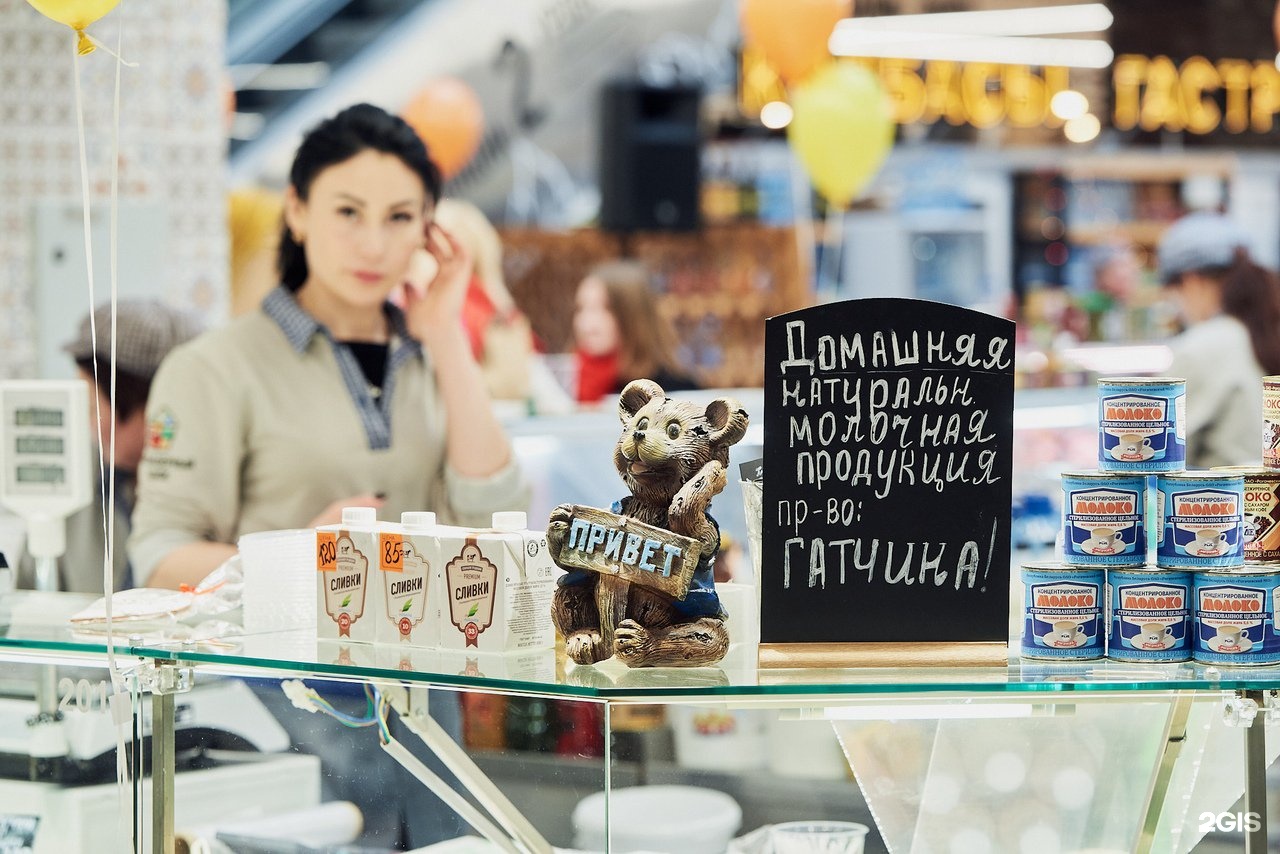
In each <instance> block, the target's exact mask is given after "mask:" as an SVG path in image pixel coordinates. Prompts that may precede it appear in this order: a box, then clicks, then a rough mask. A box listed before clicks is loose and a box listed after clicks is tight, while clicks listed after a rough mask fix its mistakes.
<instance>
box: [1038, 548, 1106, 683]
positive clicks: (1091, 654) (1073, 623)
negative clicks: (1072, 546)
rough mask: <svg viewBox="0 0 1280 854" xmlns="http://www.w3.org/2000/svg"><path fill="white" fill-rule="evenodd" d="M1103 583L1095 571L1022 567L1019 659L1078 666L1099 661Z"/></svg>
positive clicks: (1043, 565) (1057, 566) (1102, 640)
mask: <svg viewBox="0 0 1280 854" xmlns="http://www.w3.org/2000/svg"><path fill="white" fill-rule="evenodd" d="M1104 582H1105V577H1104V570H1103V569H1102V568H1101V567H1097V568H1086V567H1075V566H1067V565H1066V564H1060V563H1030V564H1026V565H1024V566H1023V567H1022V585H1023V604H1024V608H1023V614H1024V616H1025V619H1024V622H1023V627H1022V656H1023V657H1024V658H1055V659H1070V660H1074V661H1084V660H1088V659H1094V658H1101V657H1102V652H1103V645H1104V644H1105V643H1106V638H1105V633H1104V632H1103V625H1102V596H1103V584H1104Z"/></svg>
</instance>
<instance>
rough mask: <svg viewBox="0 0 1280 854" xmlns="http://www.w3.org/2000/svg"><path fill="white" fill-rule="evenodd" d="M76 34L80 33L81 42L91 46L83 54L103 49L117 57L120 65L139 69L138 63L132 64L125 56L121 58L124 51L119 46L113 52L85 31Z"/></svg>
mask: <svg viewBox="0 0 1280 854" xmlns="http://www.w3.org/2000/svg"><path fill="white" fill-rule="evenodd" d="M76 32H78V33H79V34H80V38H81V40H82V41H83V42H84V43H87V44H88V45H89V50H87V51H84V52H83V53H92V52H93V50H94V49H95V48H101V49H102V50H104V51H105V52H107V53H108V54H110V55H111V56H113V57H115V59H116V62H118V63H120V64H121V65H125V66H128V67H129V68H137V67H138V63H136V62H130V61H129V60H127V59H125V58H124V57H123V56H121V53H122V51H121V50H120V47H119V44H117V45H116V49H115V50H112V49H111V48H109V47H107V46H106V45H105V44H103V43H102V42H100V41H98V40H97V39H95V38H94V37H93V36H91V35H89V34H88V33H86V32H85V31H84V30H77V31H76ZM82 55H83V54H82Z"/></svg>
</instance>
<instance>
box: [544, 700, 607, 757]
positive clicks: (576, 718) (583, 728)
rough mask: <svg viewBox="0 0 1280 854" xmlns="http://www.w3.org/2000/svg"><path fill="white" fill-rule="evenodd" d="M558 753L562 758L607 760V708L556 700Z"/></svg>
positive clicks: (599, 705) (554, 703) (596, 704)
mask: <svg viewBox="0 0 1280 854" xmlns="http://www.w3.org/2000/svg"><path fill="white" fill-rule="evenodd" d="M552 708H553V710H554V713H555V720H556V726H555V730H556V753H558V754H560V755H561V756H581V757H588V756H604V706H603V705H602V704H600V703H577V702H574V701H572V700H556V701H554V702H553V703H552Z"/></svg>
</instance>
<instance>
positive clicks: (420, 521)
mask: <svg viewBox="0 0 1280 854" xmlns="http://www.w3.org/2000/svg"><path fill="white" fill-rule="evenodd" d="M400 524H401V525H403V526H405V527H406V528H413V529H414V530H418V529H421V528H434V527H435V526H436V514H435V513H432V512H431V511H429V510H409V511H406V512H404V513H401V514H400Z"/></svg>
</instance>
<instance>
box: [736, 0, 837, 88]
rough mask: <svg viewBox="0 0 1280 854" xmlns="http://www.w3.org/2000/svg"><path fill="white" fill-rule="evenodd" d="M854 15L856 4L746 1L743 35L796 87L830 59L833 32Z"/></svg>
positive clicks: (818, 0) (813, 0)
mask: <svg viewBox="0 0 1280 854" xmlns="http://www.w3.org/2000/svg"><path fill="white" fill-rule="evenodd" d="M852 14H853V0H743V2H742V31H743V33H744V34H745V35H746V37H747V40H748V41H749V42H750V43H751V44H753V45H755V46H756V47H758V48H759V49H760V50H761V51H763V52H764V55H765V58H766V59H768V60H769V64H770V65H772V66H773V68H774V70H775V71H777V72H778V76H779V77H781V78H782V79H783V80H785V81H786V82H787V83H795V82H796V81H797V80H801V79H803V78H804V77H805V76H806V75H808V74H809V72H811V71H813V70H815V69H816V68H817V67H818V66H819V65H821V64H822V63H824V62H825V61H827V60H828V59H830V58H831V52H830V51H829V50H828V49H827V40H828V39H829V38H831V31H832V30H834V29H835V26H836V22H837V21H839V20H841V19H842V18H847V17H849V16H850V15H852Z"/></svg>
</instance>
